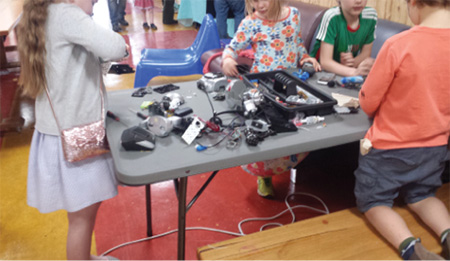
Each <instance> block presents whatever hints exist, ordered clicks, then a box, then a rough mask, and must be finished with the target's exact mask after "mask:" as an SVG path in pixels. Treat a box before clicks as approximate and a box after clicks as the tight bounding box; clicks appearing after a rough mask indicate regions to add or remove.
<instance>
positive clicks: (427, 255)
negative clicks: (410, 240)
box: [408, 242, 444, 260]
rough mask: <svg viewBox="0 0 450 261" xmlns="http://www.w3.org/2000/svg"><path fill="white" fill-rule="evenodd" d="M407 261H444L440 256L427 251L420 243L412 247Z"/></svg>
mask: <svg viewBox="0 0 450 261" xmlns="http://www.w3.org/2000/svg"><path fill="white" fill-rule="evenodd" d="M408 260H444V259H443V258H442V257H441V256H439V255H437V254H435V253H433V252H430V251H428V250H427V249H426V248H425V247H424V246H423V245H422V244H421V243H420V242H416V244H415V245H414V252H413V253H412V255H411V256H410V257H409V259H408Z"/></svg>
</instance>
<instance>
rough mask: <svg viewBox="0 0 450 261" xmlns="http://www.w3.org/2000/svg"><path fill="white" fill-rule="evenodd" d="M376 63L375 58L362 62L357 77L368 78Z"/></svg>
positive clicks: (356, 73) (357, 69)
mask: <svg viewBox="0 0 450 261" xmlns="http://www.w3.org/2000/svg"><path fill="white" fill-rule="evenodd" d="M374 62H375V60H374V59H373V58H370V57H369V58H366V59H364V61H362V62H361V63H360V64H359V66H358V68H356V72H355V75H362V76H366V75H368V74H369V72H370V69H372V65H373V63H374Z"/></svg>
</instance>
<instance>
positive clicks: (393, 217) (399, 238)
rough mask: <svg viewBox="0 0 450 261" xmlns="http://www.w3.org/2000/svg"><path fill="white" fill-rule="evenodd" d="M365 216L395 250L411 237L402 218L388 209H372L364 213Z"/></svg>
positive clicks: (380, 207)
mask: <svg viewBox="0 0 450 261" xmlns="http://www.w3.org/2000/svg"><path fill="white" fill-rule="evenodd" d="M365 216H366V217H367V219H368V220H369V222H370V223H371V224H372V225H373V226H374V227H375V228H376V229H377V231H378V232H380V234H381V235H382V236H383V237H384V238H385V239H386V240H387V241H389V243H391V244H392V245H393V246H394V247H395V248H398V247H399V246H400V244H401V243H402V242H403V241H404V240H405V239H407V238H409V237H413V235H412V233H411V231H410V230H409V228H408V227H407V226H406V223H405V221H404V220H403V218H402V217H401V216H400V215H399V214H397V212H395V211H394V210H393V209H392V208H390V207H387V206H376V207H373V208H371V209H369V210H368V211H367V212H366V213H365Z"/></svg>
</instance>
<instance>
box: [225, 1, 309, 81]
mask: <svg viewBox="0 0 450 261" xmlns="http://www.w3.org/2000/svg"><path fill="white" fill-rule="evenodd" d="M288 8H289V13H288V15H287V17H286V18H284V19H282V20H279V21H269V20H263V19H261V18H259V17H258V16H256V15H255V14H253V15H251V16H247V17H246V18H245V19H244V20H242V22H241V24H240V25H239V28H238V30H237V32H236V34H235V36H234V38H233V40H231V42H230V44H229V45H227V46H226V48H225V50H224V52H223V56H222V58H223V59H225V58H226V57H232V58H233V59H235V60H236V59H237V57H238V55H239V53H240V52H241V51H242V50H244V49H245V48H246V47H247V46H248V45H249V44H250V45H251V46H252V49H253V51H254V53H255V60H254V62H253V66H252V68H251V72H254V73H256V72H266V71H273V70H276V69H288V68H296V67H298V65H299V62H300V61H301V60H302V59H304V58H307V57H309V55H308V52H307V51H306V48H305V46H304V45H303V40H302V38H301V31H300V13H299V11H298V9H297V8H295V7H288Z"/></svg>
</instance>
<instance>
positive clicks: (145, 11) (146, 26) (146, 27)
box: [142, 9, 150, 30]
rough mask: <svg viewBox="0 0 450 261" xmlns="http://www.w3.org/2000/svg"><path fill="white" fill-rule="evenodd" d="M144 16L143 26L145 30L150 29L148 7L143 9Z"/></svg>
mask: <svg viewBox="0 0 450 261" xmlns="http://www.w3.org/2000/svg"><path fill="white" fill-rule="evenodd" d="M142 16H143V17H144V20H143V21H144V23H143V24H142V26H143V27H144V29H145V30H148V29H150V26H149V25H148V22H147V10H146V9H142Z"/></svg>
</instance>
